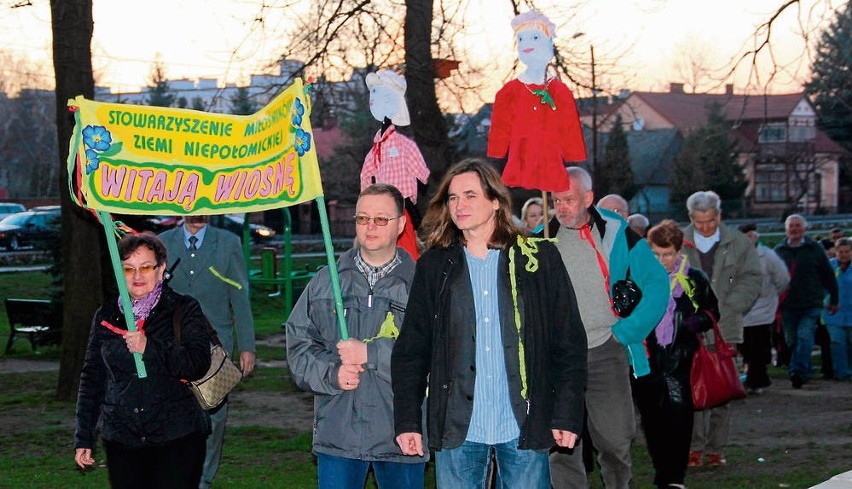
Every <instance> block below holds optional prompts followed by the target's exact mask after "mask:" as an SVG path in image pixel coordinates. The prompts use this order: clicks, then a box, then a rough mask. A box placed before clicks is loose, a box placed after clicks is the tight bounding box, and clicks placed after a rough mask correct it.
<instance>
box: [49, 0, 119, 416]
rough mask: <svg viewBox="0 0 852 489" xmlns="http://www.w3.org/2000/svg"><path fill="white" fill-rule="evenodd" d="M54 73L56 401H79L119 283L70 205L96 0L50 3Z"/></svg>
mask: <svg viewBox="0 0 852 489" xmlns="http://www.w3.org/2000/svg"><path fill="white" fill-rule="evenodd" d="M50 11H51V19H52V28H53V67H54V70H55V72H56V130H57V137H58V141H59V161H58V162H57V163H58V164H59V168H60V169H61V170H60V172H59V188H60V191H61V196H62V230H63V232H62V258H61V260H62V265H63V267H62V271H63V289H64V304H63V314H62V323H63V328H62V358H61V360H60V365H59V382H58V383H57V389H56V395H57V397H58V398H59V399H62V400H68V401H70V400H73V399H75V398H76V396H77V387H78V385H79V377H80V369H81V368H82V365H83V357H84V355H85V351H86V344H87V341H88V336H89V335H88V332H89V326H90V324H91V321H92V316H93V315H94V312H95V310H96V309H97V308H98V306H99V305H100V304H101V303H102V302H103V297H104V291H103V289H102V287H108V285H107V284H111V283H112V282H114V281H107V280H104V277H103V272H104V270H105V269H104V267H103V265H102V259H103V256H102V253H101V250H102V249H103V247H102V239H101V238H102V236H103V231H102V229H101V227H100V226H99V225H98V224H97V223H95V222H94V221H93V220H92V219H91V218H90V217H88V216H87V215H86V214H85V213H84V212H83V211H82V210H81V209H80V208H78V207H77V206H75V205H74V204H73V203H72V202H71V198H70V194H69V190H68V185H67V182H68V171H67V167H66V164H65V163H66V162H65V155H67V154H68V149H69V140H70V137H71V132H72V128H73V118H72V115H71V114H70V113H69V111H68V108H67V106H66V105H67V101H68V99H69V98H72V97H75V96H77V95H83V96H85V97H87V98H90V99H91V98H94V93H95V82H94V77H93V74H92V51H91V42H92V29H93V21H92V0H51V1H50Z"/></svg>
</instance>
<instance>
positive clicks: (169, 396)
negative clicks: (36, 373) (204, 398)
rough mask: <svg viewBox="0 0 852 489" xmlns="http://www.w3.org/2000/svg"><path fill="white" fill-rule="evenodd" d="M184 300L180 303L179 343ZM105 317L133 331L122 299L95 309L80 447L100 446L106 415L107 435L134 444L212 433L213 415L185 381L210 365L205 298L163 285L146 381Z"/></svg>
mask: <svg viewBox="0 0 852 489" xmlns="http://www.w3.org/2000/svg"><path fill="white" fill-rule="evenodd" d="M176 305H179V307H180V313H179V324H180V345H179V347H178V348H176V347H175V345H174V338H175V336H174V311H175V307H176ZM104 320H106V321H107V322H109V323H110V324H112V325H114V326H116V327H117V328H119V329H123V330H126V329H127V328H126V326H125V321H124V314H123V313H121V312H120V311H119V309H118V304H117V301H116V299H112V300H110V301H109V302H107V303H106V304H105V305H104V306H102V307H101V308H100V309H99V310H98V311H97V312H96V313H95V317H94V319H93V321H92V330H91V333H90V336H89V345H88V347H87V349H86V359H85V361H84V363H83V370H82V373H81V376H80V391H79V395H78V397H77V428H76V432H75V434H74V446H75V448H94V446H95V439H96V431H97V425H98V419H99V418H100V417H101V416H103V438H104V440H109V441H112V442H116V443H120V444H122V445H126V446H130V447H141V446H151V445H161V444H165V443H169V442H171V441H174V440H177V439H179V438H182V437H185V436H187V435H190V434H194V433H198V434H208V433H209V432H210V418H209V417H208V415H207V413H205V412H204V410H202V409H201V406H200V405H199V404H198V401H197V400H196V399H195V397H194V396H193V395H192V392H191V391H190V390H189V389H188V388H187V387H186V385H185V384H184V383H183V382H181V379H188V380H196V379H199V378H201V377H203V376H204V374H205V373H206V372H207V370H208V369H209V368H210V334H209V333H208V331H207V320H206V319H205V318H204V314H203V313H202V312H201V306H199V305H198V301H196V300H195V299H193V298H192V297H189V296H184V295H180V294H178V293H176V292H174V291H172V290H171V289H170V288H168V286H165V285H164V286H163V292H162V295H161V296H160V300H159V302H158V303H157V305H156V306H155V307H154V309H153V310H152V311H151V313H150V314H149V316H148V318H147V320H146V321H145V324H144V331H145V337H146V339H147V346H146V347H145V353H144V355H143V357H142V359H143V361H144V363H145V369H146V371H147V377H146V378H144V379H140V378H138V376H137V373H136V363H135V362H134V360H133V355H132V354H131V353H130V352H129V351H128V350H127V346H126V345H125V342H124V339H123V337H122V335H120V334H118V333H115V332H113V331H111V330H110V329H108V328H107V327H105V326H103V325H101V321H104Z"/></svg>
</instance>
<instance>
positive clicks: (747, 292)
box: [683, 190, 763, 467]
mask: <svg viewBox="0 0 852 489" xmlns="http://www.w3.org/2000/svg"><path fill="white" fill-rule="evenodd" d="M686 208H687V210H688V211H689V220H690V222H691V224H690V225H689V226H687V227H686V228H685V229H684V230H683V235H684V236H683V237H684V245H685V246H684V247H683V253H684V254H685V255H686V256H687V258H688V259H689V265H690V266H691V267H694V268H699V269H701V270H702V271H704V273H706V274H707V276H708V277H709V278H710V284H711V286H712V287H713V292H714V293H715V294H716V297H717V298H718V299H719V313H720V314H721V318H720V319H719V329H721V331H722V336H723V337H724V338H725V340H726V341H727V342H728V343H734V344H740V343H742V342H743V315H744V314H745V313H747V312H748V311H749V309H751V306H752V304H753V303H754V301H755V300H756V299H757V296H758V295H759V294H760V289H761V286H762V284H763V270H762V268H761V266H760V257H759V256H758V255H757V251H755V248H754V245H752V243H751V241H750V240H749V239H748V238H747V237H746V236H745V235H744V234H743V233H741V232H739V231H738V230H737V229H731V228H730V227H728V226H726V225H725V224H723V223H722V200H721V199H720V198H719V195H717V194H716V192H713V191H712V190H711V191H701V192H695V193H694V194H692V195H690V196H689V198H688V199H687V200H686ZM705 339H706V340H707V341H710V342H712V341H713V334H712V333H711V332H708V333H705ZM729 426H730V419H729V411H728V405H727V404H725V405H722V406H719V407H717V408H713V409H707V410H704V411H696V412H695V424H694V425H693V428H692V447H691V451H690V453H689V466H690V467H698V466H700V465H702V464H703V463H704V462H705V460H704V455H705V454H704V452H705V451H706V452H707V453H706V463H707V465H710V466H722V465H725V463H726V461H725V457H724V456H723V455H722V448H724V447H725V445H726V444H727V443H728V428H729Z"/></svg>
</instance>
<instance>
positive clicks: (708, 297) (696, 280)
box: [638, 268, 719, 405]
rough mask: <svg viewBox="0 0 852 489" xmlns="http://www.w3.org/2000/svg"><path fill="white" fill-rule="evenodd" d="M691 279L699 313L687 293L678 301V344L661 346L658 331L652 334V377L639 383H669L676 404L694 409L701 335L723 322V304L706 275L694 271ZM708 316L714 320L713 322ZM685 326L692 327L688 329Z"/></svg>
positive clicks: (649, 347)
mask: <svg viewBox="0 0 852 489" xmlns="http://www.w3.org/2000/svg"><path fill="white" fill-rule="evenodd" d="M687 278H688V280H689V281H690V282H692V284H693V286H694V292H693V299H694V300H695V302H696V304H697V305H698V309H696V308H695V305H693V303H692V301H691V300H690V298H689V296H688V295H687V294H686V293H684V294H683V295H681V296H680V297H678V298H677V299H675V315H674V341H673V342H672V343H670V344H668V345H666V346H660V344H659V343H658V342H657V334H656V332H655V330H652V331H651V333H650V334H649V335H648V337H647V338H646V340H645V346H646V348H647V351H648V356H649V358H648V363H649V364H650V366H651V373H650V374H649V375H648V376H646V377H642V378H640V379H638V381H639V382H640V383H641V382H652V383H660V382H662V383H665V385H666V390H667V391H668V396H669V398H670V400H671V401H672V402H675V403H678V404H683V403H686V402H687V401H688V403H689V405H691V404H692V390H691V386H690V381H689V375H690V371H691V369H692V358H693V357H694V356H695V351H696V350H697V349H698V341H699V340H698V334H697V333H699V332H704V331H708V330H710V329H711V328H712V327H713V320H714V319H715V320H716V321H718V320H719V302H718V300H717V299H716V294H714V293H713V289H712V288H711V287H710V281H709V279H708V278H707V275H705V274H704V272H702V271H701V270H699V269H697V268H690V269H689V271H688V272H687ZM708 313H709V314H711V315H712V316H713V317H712V318H711V317H710V316H709V315H708ZM690 318H691V319H690ZM684 322H687V323H689V324H690V325H691V326H690V327H689V328H687V327H686V326H684ZM655 329H656V328H655Z"/></svg>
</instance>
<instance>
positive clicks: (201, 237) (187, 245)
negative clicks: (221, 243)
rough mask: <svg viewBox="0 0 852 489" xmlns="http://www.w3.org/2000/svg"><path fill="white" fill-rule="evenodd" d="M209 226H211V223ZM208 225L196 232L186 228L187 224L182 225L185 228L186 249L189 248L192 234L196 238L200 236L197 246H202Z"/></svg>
mask: <svg viewBox="0 0 852 489" xmlns="http://www.w3.org/2000/svg"><path fill="white" fill-rule="evenodd" d="M207 226H209V224H208V225H207ZM207 226H204V227H203V228H201V231H198V232H197V233H195V234H192V233H190V232H189V230H188V229H186V226H182V227H181V229H183V244H184V246H186V249H189V237H190V236H195V237H196V238H198V241H196V242H195V247H196V248H201V243H203V242H204V235H205V234H207Z"/></svg>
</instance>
